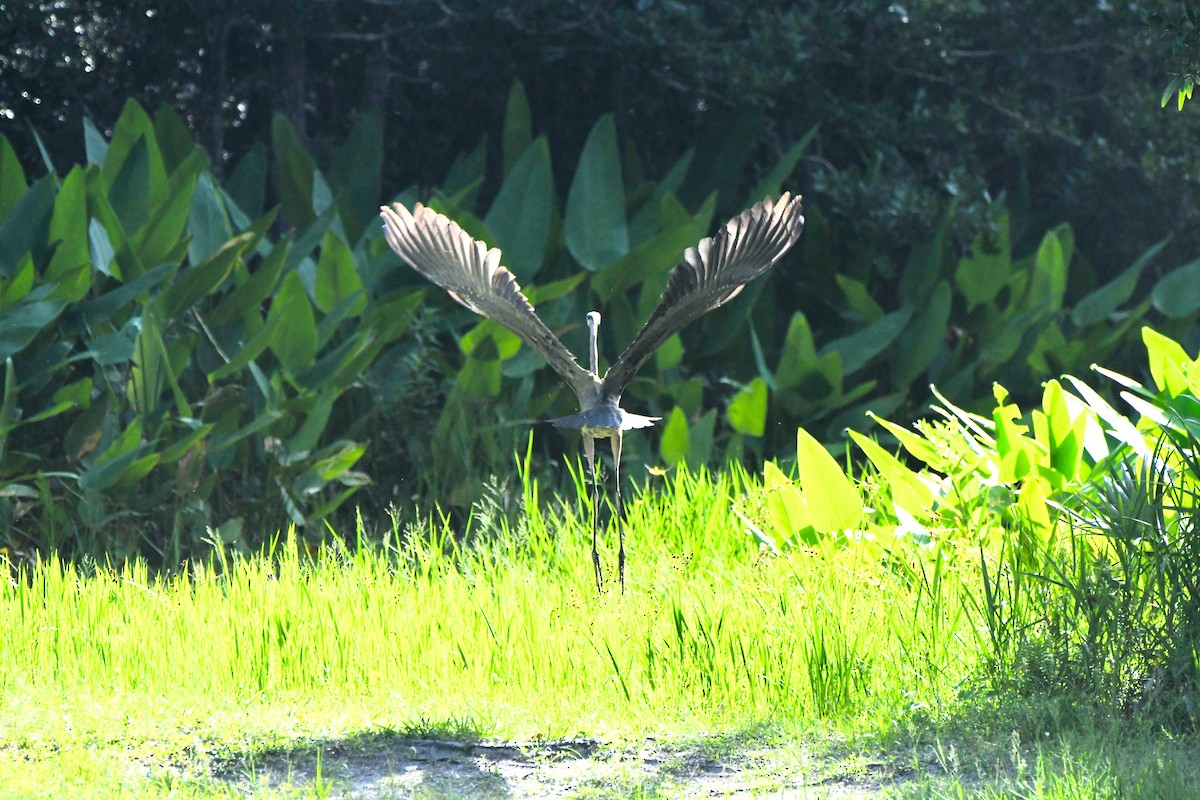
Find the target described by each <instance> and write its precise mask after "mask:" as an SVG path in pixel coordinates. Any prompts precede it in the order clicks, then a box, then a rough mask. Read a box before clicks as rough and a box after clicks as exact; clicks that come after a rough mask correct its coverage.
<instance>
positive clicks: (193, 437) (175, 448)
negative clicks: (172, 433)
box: [159, 422, 216, 464]
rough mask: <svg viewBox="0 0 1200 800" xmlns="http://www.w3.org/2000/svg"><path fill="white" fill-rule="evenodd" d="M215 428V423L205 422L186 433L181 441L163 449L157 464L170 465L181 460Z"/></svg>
mask: <svg viewBox="0 0 1200 800" xmlns="http://www.w3.org/2000/svg"><path fill="white" fill-rule="evenodd" d="M215 427H216V423H212V422H206V423H204V424H203V425H200V426H199V427H197V428H195V429H194V430H192V431H191V432H190V433H188V434H187V435H186V436H184V437H183V438H182V439H179V440H178V441H176V442H175V443H174V444H171V445H169V446H167V447H165V448H163V451H162V454H161V455H162V458H161V459H160V460H159V463H160V464H172V463H174V462H176V461H178V460H179V459H181V458H183V457H184V455H186V454H187V451H189V450H191V449H192V448H193V447H195V446H196V445H197V444H199V443H200V441H201V440H203V439H204V438H205V437H206V436H208V434H209V433H211V432H212V430H213V428H215Z"/></svg>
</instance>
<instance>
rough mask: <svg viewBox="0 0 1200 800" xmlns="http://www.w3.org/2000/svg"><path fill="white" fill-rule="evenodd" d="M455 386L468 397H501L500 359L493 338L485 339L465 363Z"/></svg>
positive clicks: (455, 381)
mask: <svg viewBox="0 0 1200 800" xmlns="http://www.w3.org/2000/svg"><path fill="white" fill-rule="evenodd" d="M454 385H455V386H456V387H458V388H459V389H460V390H461V391H462V392H463V393H465V394H466V395H467V396H468V397H480V398H492V397H498V396H499V395H500V358H499V354H498V353H497V352H496V345H495V342H494V341H493V340H492V339H491V338H487V339H484V340H483V341H482V342H481V343H480V345H479V346H478V347H476V348H475V350H474V351H473V354H472V355H471V356H470V357H469V358H467V360H466V361H465V362H463V366H462V369H461V370H459V372H458V376H457V377H456V378H455V380H454Z"/></svg>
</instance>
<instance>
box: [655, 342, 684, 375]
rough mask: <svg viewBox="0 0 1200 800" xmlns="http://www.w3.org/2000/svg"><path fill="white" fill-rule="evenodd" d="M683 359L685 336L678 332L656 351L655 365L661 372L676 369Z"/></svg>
mask: <svg viewBox="0 0 1200 800" xmlns="http://www.w3.org/2000/svg"><path fill="white" fill-rule="evenodd" d="M682 361H683V338H682V337H680V335H679V334H678V333H677V334H675V335H674V336H672V337H671V338H670V339H667V340H666V341H665V342H663V343H662V344H661V345H660V346H659V348H658V349H657V350H655V351H654V365H655V366H657V367H658V369H659V371H660V372H663V371H666V370H669V369H674V368H675V367H678V366H679V364H680V363H681V362H682Z"/></svg>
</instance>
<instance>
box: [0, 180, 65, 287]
mask: <svg viewBox="0 0 1200 800" xmlns="http://www.w3.org/2000/svg"><path fill="white" fill-rule="evenodd" d="M55 183H56V178H55V176H54V174H53V173H51V174H50V175H45V176H43V177H42V178H40V179H39V180H37V181H36V182H34V184H33V186H31V187H29V191H27V192H26V193H25V194H24V196H22V198H21V201H20V202H19V203H17V207H16V208H14V209H13V210H12V212H11V213H10V214H9V215H8V216H7V217H6V218H5V220H4V223H3V224H2V225H0V278H11V277H12V276H13V272H14V271H15V270H16V269H17V266H18V265H19V264H20V263H21V261H22V260H23V259H24V258H25V255H26V254H27V253H32V254H33V258H34V261H35V262H37V263H38V264H41V263H44V262H43V261H42V256H43V254H44V253H45V249H46V243H47V241H48V237H49V232H50V219H51V218H52V217H53V215H54V198H55V194H56V190H57V186H56V185H55Z"/></svg>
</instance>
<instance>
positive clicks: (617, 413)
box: [381, 193, 804, 593]
mask: <svg viewBox="0 0 1200 800" xmlns="http://www.w3.org/2000/svg"><path fill="white" fill-rule="evenodd" d="M381 212H382V213H381V216H382V217H383V221H384V226H383V227H384V232H385V234H386V236H387V241H388V244H389V245H391V248H392V249H393V250H395V251H396V253H397V254H398V255H399V256H400V257H401V258H403V259H404V260H405V261H407V262H408V263H409V264H411V265H412V267H413V269H415V270H416V271H417V272H419V273H421V274H422V275H424V276H425V277H426V278H428V279H429V280H431V281H433V282H434V283H436V284H437V285H438V286H441V287H442V288H443V289H445V290H446V291H447V292H449V294H450V296H451V297H453V298H454V299H455V300H457V301H458V302H459V303H461V304H462V305H464V306H466V307H467V308H469V309H471V310H472V311H474V312H475V313H476V314H479V315H481V316H483V317H486V318H488V319H490V320H492V321H493V322H496V323H499V324H500V325H503V326H504V327H505V328H508V329H509V330H510V331H512V332H513V333H515V334H516V335H517V336H518V337H520V339H521V340H522V341H523V342H525V344H527V345H529V346H530V347H532V348H533V349H534V350H535V351H537V353H538V355H540V356H541V357H542V358H544V359H545V360H546V363H548V364H549V365H550V366H551V367H552V368H553V369H554V371H555V372H557V373H558V374H559V376H561V377H562V379H563V381H565V382H566V384H567V386H569V387H570V388H571V390H572V391H574V392H575V396H576V397H577V398H578V399H579V409H580V410H579V413H578V414H572V415H570V416H567V417H557V418H555V419H552V420H550V423H551V424H552V425H554V426H556V427H559V428H572V429H575V430H578V431H580V432H581V433H582V434H583V452H584V455H585V456H586V458H587V464H588V473H589V478H590V480H591V483H592V564H593V566H594V567H595V569H596V589H597V591H603V585H604V576H603V572H602V570H601V568H600V553H599V552H598V550H597V549H596V539H597V528H598V525H599V521H598V519H599V506H600V489H599V486H598V483H597V480H596V440H597V439H609V440H610V441H611V443H612V452H613V464H614V467H615V470H614V471H615V473H616V484H617V486H616V501H617V504H616V516H617V530H618V536H619V549H618V551H617V570H618V574H619V576H620V582H621V591H622V593H623V592H624V591H625V531H624V528H623V526H622V522H621V440H622V437H623V436H624V434H625V431H627V430H630V429H633V428H648V427H650V426H651V425H653V424H654V423H655V422H656V421H657V420H658V419H659V417H646V416H642V415H641V414H633V413H631V412H629V411H626V410H625V409H623V408H621V394H622V392H624V391H625V387H626V386H628V385H629V382H630V381H631V380H632V379H633V376H634V374H635V373H636V372H637V371H638V369H640V368H641V366H642V365H643V364H645V363H646V360H647V359H649V358H650V356H651V355H653V354H654V351H655V350H657V349H658V348H659V346H660V345H662V344H663V342H665V341H666V340H667V339H669V338H671V336H672V335H674V334H675V333H676V332H677V331H679V329H680V328H682V327H684V326H685V325H687V324H688V323H690V322H692V321H693V320H695V319H696V318H698V317H700V316H701V315H702V314H704V313H706V312H708V311H711V310H713V309H714V308H717V307H718V306H720V305H722V304H724V303H726V302H728V301H729V300H732V299H733V298H734V297H736V296H737V294H738V293H739V292H741V291H742V288H743V287H744V286H745V285H746V284H747V283H748V282H750V281H752V280H754V279H755V278H757V277H758V276H759V275H762V274H763V273H764V272H766V271H767V270H768V269H770V267H771V266H772V265H773V264H774V263H775V262H776V261H778V260H779V259H780V257H781V256H783V254H784V253H786V252H787V251H788V249H789V248H791V246H792V245H793V244H795V243H796V240H797V239H798V238H799V236H800V229H801V228H802V227H803V226H804V216H803V214H802V208H801V205H800V197H799V196H796V197H793V196H791V195H790V194H787V193H785V194H783V195H782V196H781V197H780V198H779V199H778V200H774V201H773V200H772V199H771V198H769V197H768V198H766V199H764V200H763V201H762V202H759V203H756V204H755V205H754V206H753V207H752V208H750V209H747V210H746V211H743V212H742V213H741V214H739V215H738V216H736V217H734V218H733V219H731V220H730V221H729V222H727V223H726V224H725V227H723V228H722V229H721V230H720V231H719V232H718V233H717V234H716V235H715V236H712V237H709V238H707V239H704V240H703V241H701V242H700V243H699V244H698V245H696V246H695V247H692V248H688V249H687V250H686V251H685V252H684V254H683V260H682V261H681V262H680V263H679V264H678V265H677V266H676V267H675V268H674V269H672V270H671V273H670V275H669V276H668V278H667V288H666V290H665V291H664V292H663V295H662V300H661V301H660V302H659V304H658V308H656V309H655V310H654V313H653V314H651V315H650V319H649V320H648V321H647V322H646V325H645V326H644V327H643V328H642V329H641V331H639V332H638V334H637V336H635V337H634V339H633V341H632V342H630V344H629V346H628V347H627V348H625V352H624V353H622V354H621V357H620V358H618V359H617V360H616V362H615V363H614V364H613V365H612V366H611V367H609V369H608V371H607V372H605V373H604V375H603V376H601V375H600V360H599V355H598V352H597V344H596V336H597V331H598V329H599V327H600V314H598V313H597V312H595V311H592V312H590V313H589V314H588V315H587V325H588V357H589V361H588V367H589V368H588V369H584V368H583V367H581V366H579V363H578V362H577V361H576V360H575V356H573V355H572V354H571V351H570V350H568V349H567V348H566V347H565V346H564V345H563V343H562V342H561V341H559V339H558V337H557V336H555V335H554V333H552V332H551V331H550V329H549V328H547V327H546V325H545V323H543V322H542V321H541V319H539V318H538V316H537V314H535V313H534V310H533V305H532V304H531V303H530V302H529V300H528V298H526V297H525V295H523V294H522V293H521V287H520V286H519V285H518V284H517V280H516V278H515V277H514V276H513V274H512V273H511V272H510V271H509V270H508V269H507V268H506V267H504V266H502V265H501V263H500V258H501V256H500V250H499V248H495V247H493V248H491V249H488V246H487V245H486V244H485V243H484V242H481V241H479V240H478V239H473V238H472V237H471V236H470V235H469V234H468V233H467V232H466V231H464V230H463V229H462V228H461V227H459V225H458V223H456V222H454V221H453V220H451V219H449V218H448V217H446V216H444V215H442V214H439V213H437V212H436V211H434V210H433V209H431V208H429V207H427V206H424V205H422V204H420V203H417V204H415V205H414V206H413V209H412V211H409V210H408V209H407V208H405V207H404V206H403V205H401V204H399V203H395V204H393V205H392V206H391V207H390V208H389V207H388V206H383V207H382V208H381Z"/></svg>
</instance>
